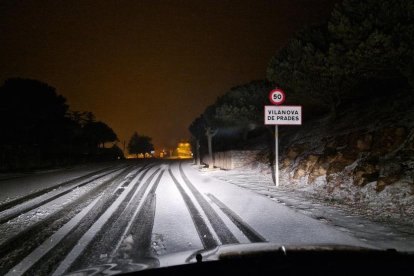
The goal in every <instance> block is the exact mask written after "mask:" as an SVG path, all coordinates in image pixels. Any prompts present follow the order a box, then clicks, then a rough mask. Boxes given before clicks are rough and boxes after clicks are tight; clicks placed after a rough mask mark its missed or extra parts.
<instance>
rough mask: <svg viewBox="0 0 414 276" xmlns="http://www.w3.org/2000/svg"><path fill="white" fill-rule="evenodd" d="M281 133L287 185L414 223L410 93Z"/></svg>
mask: <svg viewBox="0 0 414 276" xmlns="http://www.w3.org/2000/svg"><path fill="white" fill-rule="evenodd" d="M304 116H305V117H306V110H305V111H304ZM281 133H282V139H281V146H282V154H281V157H280V160H279V162H280V167H281V180H282V181H281V183H282V185H283V186H285V188H293V189H297V190H301V191H303V192H306V193H308V194H309V195H311V196H313V197H318V198H322V199H324V200H331V201H335V202H338V203H344V204H349V205H354V206H356V207H358V208H359V209H361V210H363V211H364V212H365V213H368V214H370V215H373V216H375V218H377V219H385V218H389V217H392V218H396V219H398V220H400V221H407V222H414V100H413V97H412V96H411V95H399V96H396V99H395V100H394V101H392V102H386V101H384V99H377V100H372V101H365V102H360V103H357V104H354V105H350V106H348V107H347V108H343V109H342V111H341V112H340V113H338V116H337V117H336V118H335V119H334V120H332V119H329V118H325V119H319V120H314V121H308V122H305V124H304V125H303V126H301V127H293V126H292V127H285V128H282V129H281Z"/></svg>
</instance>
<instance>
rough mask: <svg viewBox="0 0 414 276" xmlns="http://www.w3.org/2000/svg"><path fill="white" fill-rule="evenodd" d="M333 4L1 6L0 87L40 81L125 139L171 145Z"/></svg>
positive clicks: (324, 0)
mask: <svg viewBox="0 0 414 276" xmlns="http://www.w3.org/2000/svg"><path fill="white" fill-rule="evenodd" d="M335 2H338V1H334V0H315V1H313V0H273V1H271V0H262V1H258V0H251V1H243V0H234V1H226V0H217V1H213V0H209V1H206V0H202V1H201V0H199V1H196V0H194V1H157V0H146V1H139V0H136V1H102V0H97V1H83V0H82V1H59V0H50V1H41V0H39V1H23V0H10V1H3V0H0V82H1V83H3V82H4V80H5V79H7V78H9V77H24V78H35V79H39V80H42V81H44V82H46V83H48V84H49V85H52V86H54V87H55V88H56V89H57V92H58V93H59V94H62V95H63V96H64V97H66V98H67V100H68V103H69V105H70V107H71V109H72V110H79V111H92V112H93V113H94V114H95V115H96V117H97V119H98V120H102V121H104V122H106V123H107V124H108V125H110V126H111V127H112V128H113V129H114V131H115V132H116V133H117V134H118V137H119V139H120V140H121V141H123V140H128V139H129V137H130V136H131V134H132V133H133V132H134V131H138V133H140V134H145V135H149V136H151V137H153V139H154V140H153V141H154V144H155V146H156V148H157V149H161V148H162V147H165V148H168V147H174V145H175V144H176V142H178V141H179V140H180V139H185V138H189V132H188V130H187V128H188V126H189V124H190V123H191V122H192V120H193V119H194V118H195V117H196V116H198V115H199V114H200V113H201V112H203V110H204V109H205V107H206V106H207V105H209V104H211V103H213V102H214V100H215V99H216V98H217V96H219V95H221V94H223V93H225V92H226V91H227V90H228V89H229V88H231V87H232V86H236V85H239V84H245V83H247V82H250V81H251V80H255V79H263V78H264V77H265V70H266V66H267V63H268V62H269V59H270V58H271V56H272V55H274V54H275V53H276V52H277V51H278V50H279V49H280V48H281V47H283V46H284V45H285V44H286V42H287V41H288V40H289V39H290V38H292V37H293V35H294V34H295V32H296V31H298V30H299V29H300V28H302V27H303V26H304V25H306V24H315V23H318V22H320V21H322V20H324V19H325V18H327V16H328V15H329V12H330V11H331V9H332V7H333V5H334V3H335ZM121 145H122V143H121V144H120V146H121Z"/></svg>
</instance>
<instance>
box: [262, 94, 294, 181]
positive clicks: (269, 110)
mask: <svg viewBox="0 0 414 276" xmlns="http://www.w3.org/2000/svg"><path fill="white" fill-rule="evenodd" d="M269 100H270V102H271V103H272V104H274V105H266V106H265V110H264V113H265V114H264V115H265V118H264V121H265V125H274V126H275V182H276V187H278V186H279V141H278V140H279V128H278V126H279V125H301V124H302V106H287V105H285V106H282V105H281V104H283V102H284V101H285V100H286V94H285V93H284V92H283V90H281V89H279V88H277V89H273V90H272V91H270V93H269Z"/></svg>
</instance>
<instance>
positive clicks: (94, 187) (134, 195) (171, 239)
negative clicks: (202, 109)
mask: <svg viewBox="0 0 414 276" xmlns="http://www.w3.org/2000/svg"><path fill="white" fill-rule="evenodd" d="M50 174H53V175H54V178H50V177H49V179H53V181H56V183H55V185H53V181H49V182H47V181H46V180H45V179H47V177H48V174H47V173H46V174H44V175H42V176H38V175H37V176H25V177H22V178H13V179H12V180H7V179H6V180H1V182H3V183H0V187H1V188H2V189H4V191H5V192H7V193H9V194H10V195H13V196H10V198H8V199H6V200H3V201H2V203H1V204H0V233H1V235H0V275H4V274H6V275H24V274H26V275H64V274H70V272H73V271H79V270H82V269H86V268H89V267H105V268H106V269H113V268H114V267H115V269H118V268H119V267H121V266H120V264H124V266H123V267H126V270H138V269H145V268H147V267H157V266H162V265H163V264H162V263H160V260H159V257H160V256H166V255H169V254H173V253H177V252H187V251H188V252H197V251H198V250H202V249H213V248H215V247H216V246H218V245H223V244H237V243H251V242H274V243H278V244H281V245H297V244H346V245H356V246H365V244H363V243H362V242H361V241H359V240H357V239H355V238H353V237H351V236H347V235H346V234H345V233H343V232H341V231H338V230H337V229H335V228H333V227H330V226H329V225H326V224H323V223H321V222H320V221H318V220H315V219H312V218H310V217H307V216H305V215H303V214H300V213H298V212H295V211H294V210H292V209H290V208H288V207H286V206H284V205H282V204H279V203H277V202H275V201H272V200H270V199H268V198H267V197H265V196H261V195H258V194H256V193H253V192H251V191H248V190H246V189H242V188H239V187H237V186H234V185H231V184H228V183H225V182H222V181H220V180H217V179H213V178H210V177H208V176H206V175H203V174H202V173H200V172H199V171H197V170H196V169H194V168H193V167H192V166H191V163H190V162H189V161H173V160H148V161H147V160H141V161H139V162H124V163H117V164H111V165H107V166H106V167H104V168H94V169H93V170H92V171H88V172H85V171H79V173H77V172H76V171H70V172H68V173H67V174H64V173H61V175H66V178H65V179H64V181H58V179H57V178H58V177H57V176H58V175H59V174H57V173H55V172H51V173H50ZM68 175H69V176H68ZM42 179H43V180H44V182H42ZM19 183H20V186H19V187H17V185H19ZM45 183H46V184H45ZM11 185H15V188H13V186H11ZM24 187H30V189H29V188H27V189H26V191H27V192H26V193H24V191H25V189H24ZM33 187H37V188H33ZM14 190H18V193H17V192H15V194H13V192H14ZM22 191H23V192H22Z"/></svg>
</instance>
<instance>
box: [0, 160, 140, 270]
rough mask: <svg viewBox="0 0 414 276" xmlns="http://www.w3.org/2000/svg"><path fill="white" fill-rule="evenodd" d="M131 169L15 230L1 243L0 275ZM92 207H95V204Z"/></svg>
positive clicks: (130, 169)
mask: <svg viewBox="0 0 414 276" xmlns="http://www.w3.org/2000/svg"><path fill="white" fill-rule="evenodd" d="M133 170H134V168H125V169H124V170H122V171H121V172H119V173H118V174H116V175H115V176H113V177H111V178H110V179H109V180H107V181H105V182H103V183H102V184H100V185H98V186H97V187H95V188H94V189H92V190H90V191H88V192H87V193H85V194H83V195H82V196H80V197H79V198H77V199H76V200H74V201H73V202H71V203H69V204H68V205H67V206H65V208H64V209H61V210H59V211H58V212H56V213H53V214H52V215H50V216H48V217H46V218H45V219H44V220H41V221H39V222H36V223H35V224H33V225H31V226H30V227H27V228H25V229H22V231H19V232H17V233H16V234H15V235H14V236H12V237H10V238H8V239H7V240H5V241H4V242H3V243H1V244H0V275H2V274H4V273H6V272H7V271H8V270H9V269H10V268H12V267H13V266H14V265H16V264H17V263H18V262H19V261H20V260H21V259H23V258H24V257H25V256H26V255H28V254H29V253H30V252H31V251H32V250H34V249H35V248H36V247H37V246H39V245H40V244H41V243H42V242H43V241H44V240H45V239H46V238H47V237H49V236H50V235H52V234H53V233H54V232H55V231H57V230H58V229H59V228H60V227H62V226H63V225H64V224H65V223H66V222H68V221H69V220H70V219H71V218H72V217H74V216H75V215H76V214H77V213H79V212H80V211H81V210H82V209H83V207H85V206H86V205H87V204H89V203H90V202H91V201H93V200H94V199H95V198H97V197H98V196H99V195H100V194H101V193H102V192H104V191H105V190H107V191H108V194H110V195H112V192H111V191H112V190H114V189H112V188H111V187H112V186H113V185H111V184H113V183H114V182H116V181H121V179H123V178H124V177H125V176H127V175H128V173H130V172H131V171H133ZM108 189H109V190H108ZM101 205H102V204H101ZM94 207H95V208H96V206H94Z"/></svg>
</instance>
